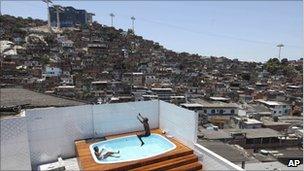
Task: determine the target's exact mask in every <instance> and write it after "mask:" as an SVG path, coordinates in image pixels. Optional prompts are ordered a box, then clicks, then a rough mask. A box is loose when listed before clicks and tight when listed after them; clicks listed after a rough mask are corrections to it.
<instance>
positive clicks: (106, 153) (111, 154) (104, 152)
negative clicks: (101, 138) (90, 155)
mask: <svg viewBox="0 0 304 171" xmlns="http://www.w3.org/2000/svg"><path fill="white" fill-rule="evenodd" d="M94 153H95V156H96V157H97V158H98V159H101V160H103V159H106V158H107V157H119V155H118V156H117V155H114V154H119V150H118V151H117V152H114V151H107V150H106V149H104V148H102V149H101V151H99V148H98V147H97V146H95V147H94Z"/></svg>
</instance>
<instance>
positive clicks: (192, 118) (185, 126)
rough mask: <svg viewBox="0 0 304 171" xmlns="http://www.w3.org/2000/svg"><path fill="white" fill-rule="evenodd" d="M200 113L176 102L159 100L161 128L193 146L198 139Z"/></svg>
mask: <svg viewBox="0 0 304 171" xmlns="http://www.w3.org/2000/svg"><path fill="white" fill-rule="evenodd" d="M197 122H198V114H197V113H195V112H194V111H191V110H187V109H184V108H181V107H178V106H176V105H174V104H171V103H167V102H164V101H159V128H160V129H162V130H165V131H166V132H167V134H169V135H172V136H174V137H176V138H177V139H178V140H180V141H181V142H183V143H184V144H186V145H187V146H189V147H191V148H193V147H194V143H195V142H196V139H197V125H198V124H197Z"/></svg>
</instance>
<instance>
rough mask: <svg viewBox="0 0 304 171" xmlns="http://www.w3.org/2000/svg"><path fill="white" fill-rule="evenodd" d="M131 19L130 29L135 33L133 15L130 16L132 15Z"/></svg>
mask: <svg viewBox="0 0 304 171" xmlns="http://www.w3.org/2000/svg"><path fill="white" fill-rule="evenodd" d="M131 20H132V30H133V33H135V30H134V21H135V17H134V16H132V17H131Z"/></svg>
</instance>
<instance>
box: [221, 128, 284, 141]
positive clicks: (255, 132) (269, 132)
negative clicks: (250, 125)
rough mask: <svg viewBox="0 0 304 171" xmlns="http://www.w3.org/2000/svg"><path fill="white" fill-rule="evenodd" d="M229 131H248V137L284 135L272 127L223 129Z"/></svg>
mask: <svg viewBox="0 0 304 171" xmlns="http://www.w3.org/2000/svg"><path fill="white" fill-rule="evenodd" d="M223 130H224V131H226V132H228V133H233V132H235V133H238V132H239V133H246V138H249V139H252V138H271V137H279V136H283V135H282V134H281V133H280V132H278V131H276V130H273V129H270V128H255V129H223Z"/></svg>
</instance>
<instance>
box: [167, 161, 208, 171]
mask: <svg viewBox="0 0 304 171" xmlns="http://www.w3.org/2000/svg"><path fill="white" fill-rule="evenodd" d="M202 168H203V166H202V164H201V163H200V162H198V161H197V162H194V163H189V164H186V165H183V166H179V167H176V168H173V169H169V170H168V171H181V170H182V171H197V170H202Z"/></svg>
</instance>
